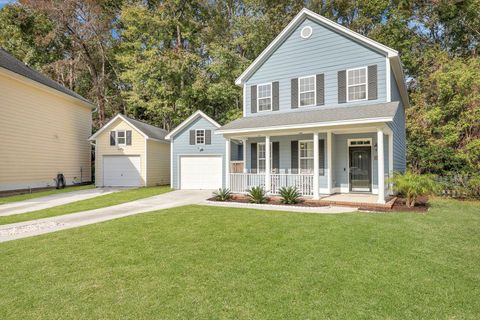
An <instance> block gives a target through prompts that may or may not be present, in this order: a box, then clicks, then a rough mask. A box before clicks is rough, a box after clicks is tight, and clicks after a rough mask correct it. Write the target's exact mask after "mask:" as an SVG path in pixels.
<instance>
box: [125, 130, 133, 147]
mask: <svg viewBox="0 0 480 320" xmlns="http://www.w3.org/2000/svg"><path fill="white" fill-rule="evenodd" d="M126 140H127V146H131V145H132V131H131V130H127V138H126Z"/></svg>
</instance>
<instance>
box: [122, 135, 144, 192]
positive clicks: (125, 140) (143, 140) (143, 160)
mask: <svg viewBox="0 0 480 320" xmlns="http://www.w3.org/2000/svg"><path fill="white" fill-rule="evenodd" d="M125 135H126V134H125ZM126 140H127V137H125V141H126ZM143 141H145V156H144V157H143V162H144V165H145V187H147V186H148V181H147V180H148V170H147V158H148V151H147V149H148V148H147V145H148V140H147V139H145V140H143Z"/></svg>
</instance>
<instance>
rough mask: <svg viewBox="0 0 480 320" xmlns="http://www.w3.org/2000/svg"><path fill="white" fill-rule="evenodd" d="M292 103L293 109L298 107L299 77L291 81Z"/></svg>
mask: <svg viewBox="0 0 480 320" xmlns="http://www.w3.org/2000/svg"><path fill="white" fill-rule="evenodd" d="M290 86H291V105H292V109H296V108H298V79H297V78H295V79H292V80H291V83H290Z"/></svg>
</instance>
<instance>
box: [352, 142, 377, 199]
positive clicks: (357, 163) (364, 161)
mask: <svg viewBox="0 0 480 320" xmlns="http://www.w3.org/2000/svg"><path fill="white" fill-rule="evenodd" d="M348 153H349V159H350V163H349V166H350V191H352V192H371V191H372V150H371V147H350V148H349V152H348Z"/></svg>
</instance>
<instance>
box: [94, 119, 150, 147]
mask: <svg viewBox="0 0 480 320" xmlns="http://www.w3.org/2000/svg"><path fill="white" fill-rule="evenodd" d="M117 119H122V120H123V121H125V122H126V123H127V124H128V125H129V126H130V127H132V128H133V129H135V130H136V131H137V132H138V133H140V134H141V135H142V136H143V137H144V138H145V139H149V137H148V136H147V135H146V134H145V133H144V132H143V131H142V130H140V129H138V128H137V127H135V126H134V125H133V124H132V123H131V122H130V121H128V119H127V118H125V117H124V116H123V115H122V114H117V115H116V116H115V117H113V118H112V119H111V120H110V121H108V122H107V124H105V125H104V126H103V127H102V128H100V130H98V131H97V132H95V134H94V135H92V136H91V137H90V138H88V140H90V141H91V140H95V139H96V138H97V137H98V136H99V135H100V134H101V133H102V132H103V131H105V130H106V129H107V128H108V127H110V126H111V125H112V123H114V122H115V121H116V120H117Z"/></svg>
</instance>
